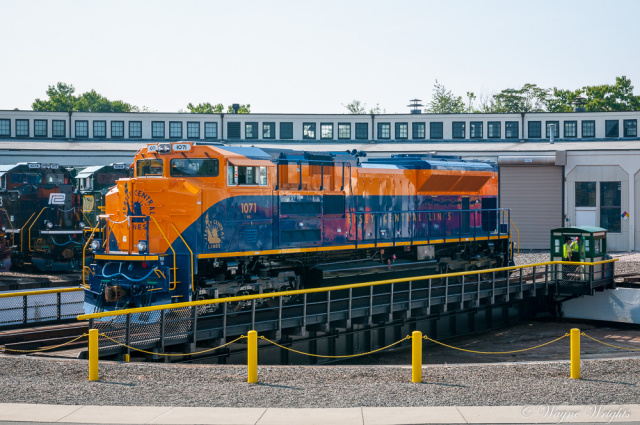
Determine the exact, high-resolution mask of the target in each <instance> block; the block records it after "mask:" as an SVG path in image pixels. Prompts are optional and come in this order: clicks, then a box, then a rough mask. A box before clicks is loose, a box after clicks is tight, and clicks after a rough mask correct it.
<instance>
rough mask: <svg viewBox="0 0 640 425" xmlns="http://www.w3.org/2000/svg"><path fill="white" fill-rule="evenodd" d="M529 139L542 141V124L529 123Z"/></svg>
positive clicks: (536, 122)
mask: <svg viewBox="0 0 640 425" xmlns="http://www.w3.org/2000/svg"><path fill="white" fill-rule="evenodd" d="M529 139H542V123H541V122H540V121H529Z"/></svg>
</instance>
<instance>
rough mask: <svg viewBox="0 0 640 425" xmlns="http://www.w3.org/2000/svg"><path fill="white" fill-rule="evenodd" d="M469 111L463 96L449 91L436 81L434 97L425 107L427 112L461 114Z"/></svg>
mask: <svg viewBox="0 0 640 425" xmlns="http://www.w3.org/2000/svg"><path fill="white" fill-rule="evenodd" d="M466 111H467V107H466V106H465V105H464V101H463V100H462V97H461V96H455V95H454V94H453V93H452V92H451V91H447V89H446V88H445V86H443V85H442V84H440V83H438V80H436V83H435V84H434V86H433V98H432V99H431V102H429V104H428V105H427V107H426V108H425V112H429V113H431V114H459V113H463V112H466Z"/></svg>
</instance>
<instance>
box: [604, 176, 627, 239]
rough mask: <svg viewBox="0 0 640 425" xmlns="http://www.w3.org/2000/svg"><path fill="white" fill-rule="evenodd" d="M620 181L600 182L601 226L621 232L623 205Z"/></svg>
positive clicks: (614, 231)
mask: <svg viewBox="0 0 640 425" xmlns="http://www.w3.org/2000/svg"><path fill="white" fill-rule="evenodd" d="M620 186H621V183H620V182H600V227H602V228H605V229H607V230H608V231H609V232H613V233H620V231H621V226H620V219H621V218H622V217H621V216H620V210H621V205H622V202H621V200H622V197H621V196H620V193H621V187H620Z"/></svg>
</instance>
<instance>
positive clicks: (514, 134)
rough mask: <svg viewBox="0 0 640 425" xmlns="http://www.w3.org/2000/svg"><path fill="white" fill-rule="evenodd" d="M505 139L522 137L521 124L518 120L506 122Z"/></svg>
mask: <svg viewBox="0 0 640 425" xmlns="http://www.w3.org/2000/svg"><path fill="white" fill-rule="evenodd" d="M504 137H505V139H518V138H519V137H520V125H519V123H518V121H507V122H505V123H504Z"/></svg>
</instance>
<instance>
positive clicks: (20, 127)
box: [16, 120, 29, 137]
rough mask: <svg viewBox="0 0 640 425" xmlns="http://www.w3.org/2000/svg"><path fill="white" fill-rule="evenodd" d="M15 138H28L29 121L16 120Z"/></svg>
mask: <svg viewBox="0 0 640 425" xmlns="http://www.w3.org/2000/svg"><path fill="white" fill-rule="evenodd" d="M16 137H29V120H16Z"/></svg>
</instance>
